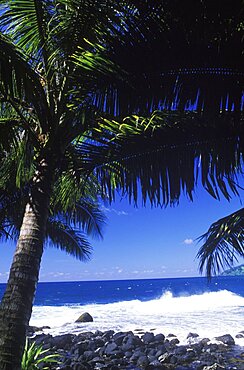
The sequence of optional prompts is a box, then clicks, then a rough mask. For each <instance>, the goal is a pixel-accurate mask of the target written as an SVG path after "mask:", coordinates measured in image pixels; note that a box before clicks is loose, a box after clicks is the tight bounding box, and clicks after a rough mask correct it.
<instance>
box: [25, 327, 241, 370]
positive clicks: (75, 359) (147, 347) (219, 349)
mask: <svg viewBox="0 0 244 370" xmlns="http://www.w3.org/2000/svg"><path fill="white" fill-rule="evenodd" d="M29 334H34V335H32V336H31V337H32V338H31V340H34V341H35V342H36V344H41V345H42V346H43V349H51V350H50V353H59V354H60V355H61V361H62V363H61V364H60V365H57V366H56V365H55V366H54V365H52V367H51V369H60V370H86V369H87V370H89V369H90V370H91V369H104V370H105V369H110V370H119V369H127V370H140V369H145V370H150V369H152V370H153V369H154V370H157V369H158V370H160V369H161V370H164V369H165V370H166V369H177V370H221V369H226V370H234V369H238V370H239V369H240V370H241V369H243V364H244V347H243V346H239V345H237V344H236V343H235V338H233V337H232V336H231V335H230V334H224V335H222V336H220V337H217V338H215V341H213V340H210V339H209V338H200V337H199V336H198V334H197V333H189V334H188V336H187V340H188V343H187V344H182V343H181V342H180V341H179V339H178V338H177V337H176V336H175V335H174V334H169V335H167V336H165V335H164V334H162V333H161V334H154V333H153V332H148V331H143V330H141V329H137V330H135V332H132V331H127V332H122V331H121V332H115V331H114V330H107V331H99V330H97V331H95V332H92V331H87V332H83V333H79V334H62V335H57V336H52V335H50V334H44V333H38V332H34V333H33V332H32V333H29ZM237 335H239V336H242V337H243V338H244V330H243V331H241V332H240V333H239V334H237Z"/></svg>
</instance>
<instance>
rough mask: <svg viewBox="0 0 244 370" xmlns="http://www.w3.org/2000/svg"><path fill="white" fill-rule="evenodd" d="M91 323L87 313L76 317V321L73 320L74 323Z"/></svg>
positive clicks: (91, 319) (90, 317)
mask: <svg viewBox="0 0 244 370" xmlns="http://www.w3.org/2000/svg"><path fill="white" fill-rule="evenodd" d="M92 321H93V317H92V316H91V315H90V314H89V313H88V312H84V313H83V314H82V315H80V316H79V317H78V319H77V320H75V322H92Z"/></svg>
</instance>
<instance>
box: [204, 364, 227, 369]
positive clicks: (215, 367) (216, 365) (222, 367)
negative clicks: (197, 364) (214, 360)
mask: <svg viewBox="0 0 244 370" xmlns="http://www.w3.org/2000/svg"><path fill="white" fill-rule="evenodd" d="M223 369H225V366H221V365H219V364H213V365H211V366H204V368H203V370H223Z"/></svg>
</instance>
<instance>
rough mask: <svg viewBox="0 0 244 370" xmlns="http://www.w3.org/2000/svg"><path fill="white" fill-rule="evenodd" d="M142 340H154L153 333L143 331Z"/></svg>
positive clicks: (148, 341)
mask: <svg viewBox="0 0 244 370" xmlns="http://www.w3.org/2000/svg"><path fill="white" fill-rule="evenodd" d="M141 338H142V340H143V342H144V343H151V342H154V340H155V337H154V334H153V333H148V332H147V333H145V334H144V335H143V336H142V337H141Z"/></svg>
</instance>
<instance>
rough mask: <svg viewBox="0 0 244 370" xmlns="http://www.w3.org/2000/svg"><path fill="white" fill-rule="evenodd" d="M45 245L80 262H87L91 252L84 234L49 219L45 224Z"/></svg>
mask: <svg viewBox="0 0 244 370" xmlns="http://www.w3.org/2000/svg"><path fill="white" fill-rule="evenodd" d="M47 235H48V238H47V243H48V244H49V245H50V246H53V247H55V248H58V249H60V250H62V251H64V252H66V253H67V254H69V255H71V256H73V257H75V258H77V259H79V260H81V261H87V260H88V259H89V258H90V254H91V251H92V247H91V244H90V243H89V241H88V240H87V238H86V236H85V234H82V233H81V232H80V231H79V230H78V229H74V228H72V227H70V226H69V225H67V224H65V223H63V222H62V221H57V220H54V219H52V218H49V220H48V223H47Z"/></svg>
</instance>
